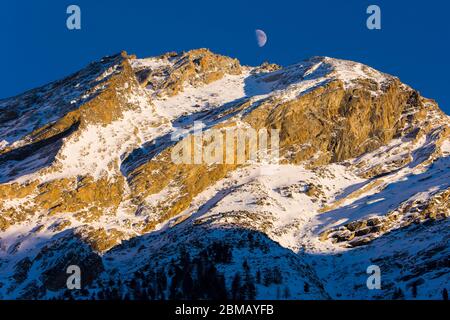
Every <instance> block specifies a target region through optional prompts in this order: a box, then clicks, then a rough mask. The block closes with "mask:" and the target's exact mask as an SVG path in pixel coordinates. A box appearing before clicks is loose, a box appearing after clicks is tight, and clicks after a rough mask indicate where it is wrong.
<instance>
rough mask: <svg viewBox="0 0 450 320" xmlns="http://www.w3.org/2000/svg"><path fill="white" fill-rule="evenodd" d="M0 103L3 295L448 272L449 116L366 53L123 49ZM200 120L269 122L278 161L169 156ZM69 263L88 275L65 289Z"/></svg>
mask: <svg viewBox="0 0 450 320" xmlns="http://www.w3.org/2000/svg"><path fill="white" fill-rule="evenodd" d="M0 111H1V113H0V200H1V202H0V268H1V273H0V298H3V299H6V298H39V299H48V298H69V297H74V298H80V299H86V298H94V299H110V298H131V299H144V298H152V299H167V298H171V299H176V298H193V299H197V298H203V299H215V298H241V299H252V298H259V299H272V298H273V299H329V298H331V299H341V298H350V299H355V298H360V299H390V298H402V297H403V298H408V299H413V298H422V299H440V298H441V297H442V292H443V290H444V289H445V288H447V290H448V289H450V288H449V285H450V276H449V271H450V270H449V269H450V265H449V261H450V250H449V248H450V247H449V245H448V242H449V238H450V234H449V232H448V230H449V228H448V226H449V225H448V217H449V215H450V182H449V181H450V162H449V156H450V128H449V126H450V122H449V117H448V116H446V115H445V114H443V113H442V112H441V111H440V110H439V108H438V106H437V105H436V103H435V102H434V101H432V100H429V99H425V98H423V97H421V96H420V95H419V94H418V92H416V91H415V90H413V89H412V88H410V87H409V86H407V85H405V84H402V83H401V82H400V81H399V79H397V78H395V77H393V76H390V75H387V74H383V73H381V72H379V71H376V70H374V69H372V68H370V67H368V66H365V65H362V64H359V63H356V62H351V61H344V60H338V59H332V58H328V57H314V58H311V59H309V60H306V61H304V62H301V63H299V64H296V65H292V66H289V67H286V68H281V67H279V66H277V65H269V64H264V65H262V66H259V67H247V66H240V64H239V62H238V61H237V60H235V59H231V58H228V57H223V56H219V55H215V54H213V53H211V52H209V51H208V50H205V49H199V50H193V51H190V52H187V53H181V54H176V53H169V54H165V55H163V56H160V57H152V58H146V59H137V58H136V57H134V56H129V55H127V54H126V53H122V55H116V56H113V57H107V58H104V59H103V60H102V61H100V62H97V63H93V64H91V65H90V66H88V67H87V68H86V69H84V70H81V71H80V72H78V73H76V74H74V75H72V76H70V77H68V78H66V79H63V80H61V81H57V82H55V83H52V84H50V85H47V86H44V87H42V88H39V89H35V90H32V91H30V92H27V93H24V94H23V95H20V96H18V97H14V98H10V99H5V100H1V101H0ZM198 122H201V123H202V125H203V130H204V131H205V132H212V131H213V130H221V129H223V128H234V129H243V128H249V127H253V128H255V129H260V128H267V129H278V130H279V132H280V149H279V151H280V154H279V159H277V160H279V163H276V164H274V163H265V162H262V163H258V162H254V161H247V162H246V163H244V164H237V163H236V164H231V165H230V164H228V165H225V164H224V165H222V164H211V165H206V164H199V165H186V164H181V165H177V164H175V163H174V162H173V161H172V159H171V158H170V155H171V152H172V150H173V149H174V148H175V147H176V146H177V144H178V143H179V142H178V141H177V140H174V139H172V138H173V136H181V137H183V138H184V139H187V138H188V137H190V134H191V133H193V130H194V129H195V124H196V123H198ZM69 265H78V266H79V267H80V268H81V272H82V279H83V281H82V283H83V290H75V291H70V290H67V288H66V279H67V276H68V275H67V274H66V269H67V267H68V266H69ZM371 265H376V266H379V268H380V270H381V288H380V289H377V290H369V289H368V287H367V286H366V280H367V278H368V277H369V274H367V273H366V270H367V268H368V267H369V266H371Z"/></svg>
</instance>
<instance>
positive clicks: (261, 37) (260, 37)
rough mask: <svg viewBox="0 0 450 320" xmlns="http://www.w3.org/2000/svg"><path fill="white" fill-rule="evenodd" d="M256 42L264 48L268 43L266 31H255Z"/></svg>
mask: <svg viewBox="0 0 450 320" xmlns="http://www.w3.org/2000/svg"><path fill="white" fill-rule="evenodd" d="M255 35H256V42H257V43H258V46H259V47H260V48H262V47H264V46H265V45H266V43H267V35H266V33H265V32H264V31H262V30H260V29H256V30H255Z"/></svg>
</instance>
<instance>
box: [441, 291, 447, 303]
mask: <svg viewBox="0 0 450 320" xmlns="http://www.w3.org/2000/svg"><path fill="white" fill-rule="evenodd" d="M442 299H443V300H445V301H448V291H447V289H446V288H444V290H442Z"/></svg>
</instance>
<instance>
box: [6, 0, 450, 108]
mask: <svg viewBox="0 0 450 320" xmlns="http://www.w3.org/2000/svg"><path fill="white" fill-rule="evenodd" d="M70 4H77V5H79V6H80V7H81V10H82V30H81V31H69V30H67V28H66V18H67V14H66V8H67V6H68V5H70ZM370 4H377V5H379V6H380V7H381V10H382V30H380V31H370V30H368V29H367V28H366V19H367V17H368V15H367V14H366V8H367V7H368V5H370ZM449 17H450V2H449V1H447V0H427V1H417V0H415V1H407V0H395V1H393V0H389V1H386V0H382V1H380V0H373V1H365V0H345V1H344V0H342V1H339V0H336V1H331V0H330V1H324V0H322V1H318V0H316V1H312V0H311V1H302V0H295V1H284V0H275V1H265V0H259V1H246V0H240V1H235V0H226V1H225V0H224V1H217V0H209V1H195V0H190V1H176V0H169V1H165V0H157V1H154V0H126V1H124V0H121V1H115V0H109V1H107V0H71V1H66V0H40V1H36V0H28V1H26V0H2V1H1V4H0V37H1V43H2V50H0V61H1V62H2V66H1V78H0V98H5V97H8V96H12V95H15V94H18V93H21V92H23V91H25V90H27V89H31V88H34V87H36V86H39V85H42V84H45V83H48V82H50V81H53V80H57V79H59V78H62V77H64V76H66V75H69V74H70V73H72V72H74V71H77V70H78V69H80V68H82V67H83V66H85V65H86V64H88V63H89V62H91V61H93V60H97V59H99V58H101V57H102V56H105V55H109V54H113V53H116V52H120V51H121V50H126V51H128V52H129V53H135V54H137V55H138V56H141V57H145V56H152V55H158V54H161V53H164V52H167V51H181V50H189V49H193V48H199V47H207V48H210V49H211V50H213V51H215V52H218V53H222V54H225V55H230V56H233V57H236V58H238V59H239V60H241V63H243V64H249V65H257V64H260V63H261V62H262V61H264V60H269V61H271V62H275V63H278V64H281V65H288V64H292V63H295V62H298V61H300V60H303V59H305V58H309V57H311V56H315V55H326V56H331V57H338V58H344V59H350V60H355V61H360V62H363V63H366V64H368V65H370V66H373V67H375V68H376V69H379V70H381V71H384V72H387V73H390V74H394V75H396V76H398V77H400V79H401V80H402V81H403V82H405V83H407V84H409V85H411V86H412V87H414V88H416V89H418V90H419V91H420V92H421V93H422V94H423V95H424V96H426V97H430V98H434V99H435V100H437V101H438V102H439V104H440V106H441V108H442V109H444V110H445V111H446V112H447V113H450V96H449V94H448V93H449V91H450V90H449V88H450V19H449ZM257 28H259V29H263V30H265V31H266V33H267V34H268V37H269V41H268V43H267V45H266V46H265V47H263V48H259V47H258V46H257V45H256V42H255V36H254V30H255V29H257Z"/></svg>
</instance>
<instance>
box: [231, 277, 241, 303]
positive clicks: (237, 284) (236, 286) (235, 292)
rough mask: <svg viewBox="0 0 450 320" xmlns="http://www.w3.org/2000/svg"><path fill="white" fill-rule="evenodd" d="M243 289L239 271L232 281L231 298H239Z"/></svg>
mask: <svg viewBox="0 0 450 320" xmlns="http://www.w3.org/2000/svg"><path fill="white" fill-rule="evenodd" d="M240 291H241V276H240V275H239V272H238V273H236V274H235V276H234V278H233V282H232V283H231V299H233V300H239V299H240V298H241V297H240Z"/></svg>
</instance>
